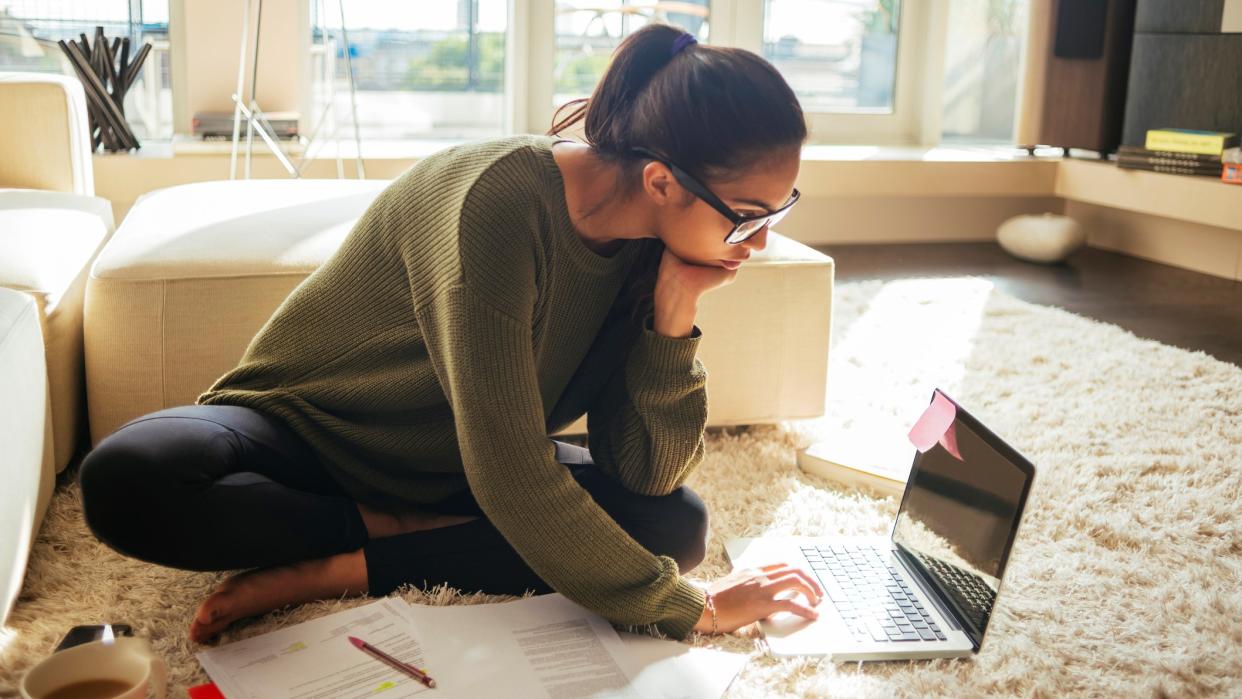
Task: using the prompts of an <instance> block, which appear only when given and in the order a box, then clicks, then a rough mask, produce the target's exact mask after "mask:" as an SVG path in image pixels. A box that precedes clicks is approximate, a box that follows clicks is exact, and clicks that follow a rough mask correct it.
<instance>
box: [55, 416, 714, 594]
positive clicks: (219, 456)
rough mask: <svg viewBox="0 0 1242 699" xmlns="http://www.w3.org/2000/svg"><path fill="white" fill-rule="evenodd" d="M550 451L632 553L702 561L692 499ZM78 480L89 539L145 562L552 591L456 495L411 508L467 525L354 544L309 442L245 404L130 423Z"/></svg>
mask: <svg viewBox="0 0 1242 699" xmlns="http://www.w3.org/2000/svg"><path fill="white" fill-rule="evenodd" d="M552 441H553V442H555V443H556V457H557V460H558V461H560V462H561V463H563V464H565V465H566V467H567V468H569V469H570V472H571V473H572V474H573V476H574V478H575V479H576V480H577V481H578V483H580V484H581V485H582V487H583V488H584V489H586V491H587V492H588V493H590V494H591V497H592V498H594V499H595V501H596V502H597V503H599V504H600V506H602V507H603V508H604V510H605V511H607V512H608V514H609V515H611V516H612V517H613V519H615V520H616V522H617V524H619V525H620V526H621V528H622V529H624V530H625V531H626V532H628V533H629V534H630V536H632V537H634V539H635V540H636V541H638V543H639V544H641V545H643V546H644V547H646V548H647V549H648V550H649V551H651V552H652V553H655V554H660V555H666V556H671V557H672V558H673V559H674V560H676V561H677V565H678V566H679V568H680V569H681V571H682V572H686V571H688V570H690V569H692V568H694V567H695V566H696V565H698V564H699V563H700V562H701V561H702V560H703V555H704V551H705V538H706V533H707V510H706V508H705V507H704V505H703V501H702V500H700V499H699V497H698V495H696V494H695V493H694V492H693V491H691V490H690V489H689V488H687V487H685V486H682V487H680V488H678V489H677V490H676V491H674V492H673V493H671V494H669V495H663V496H657V497H652V496H645V495H639V494H637V493H634V492H631V491H629V490H627V489H625V487H623V486H622V485H621V484H620V483H618V482H616V481H614V480H613V479H611V478H610V477H608V476H607V475H605V474H604V473H603V472H602V471H600V470H599V469H597V468H595V467H594V462H593V461H592V460H591V454H590V451H588V450H587V449H586V448H585V447H579V446H575V445H572V444H567V443H565V442H560V441H557V440H552ZM79 482H80V484H81V489H82V506H83V511H84V513H85V515H86V522H87V524H88V526H89V527H90V529H91V531H93V532H94V533H95V535H96V536H98V537H99V539H100V540H101V541H103V542H104V543H106V544H107V545H109V546H111V547H112V548H114V549H116V550H117V551H119V552H120V553H123V554H125V555H127V556H132V557H134V558H138V559H141V560H144V561H149V562H151V563H158V564H160V565H165V566H171V567H174V568H184V569H189V570H235V569H240V568H255V567H264V566H272V565H280V564H286V563H293V562H296V561H304V560H310V559H315V558H324V557H327V556H331V555H334V554H338V553H344V552H349V551H356V550H358V549H359V548H361V549H363V553H364V556H365V558H366V565H367V580H368V592H369V594H371V595H375V596H382V595H386V594H388V593H390V592H392V591H393V590H395V589H396V588H397V587H398V586H400V585H402V584H404V583H412V584H414V585H416V586H420V587H423V586H426V587H430V586H435V585H439V584H441V583H448V584H449V585H450V586H451V587H456V588H460V589H462V590H464V591H473V590H482V591H484V592H490V593H494V594H521V593H523V592H524V591H526V590H528V589H529V590H534V591H535V592H537V593H547V592H551V591H552V588H551V587H549V586H548V585H547V584H546V583H545V582H544V581H543V580H541V579H540V578H539V577H538V576H537V575H535V573H534V571H532V570H531V569H530V567H528V566H527V565H526V563H525V562H524V561H523V560H522V558H521V556H519V555H518V553H517V552H516V551H514V550H513V547H512V546H510V545H509V543H508V541H506V540H505V538H504V537H503V536H502V535H501V534H500V532H499V531H497V529H496V528H495V527H494V526H493V525H492V523H491V522H490V521H489V520H488V519H487V517H486V516H485V515H483V512H482V510H481V509H479V506H478V503H477V502H476V501H475V499H474V497H473V496H472V495H471V494H470V491H469V490H468V489H467V490H466V491H464V492H463V493H462V494H461V495H460V496H457V497H454V498H451V499H450V500H447V501H444V502H441V503H438V504H436V505H426V506H423V507H424V509H432V510H435V511H437V512H440V513H443V514H461V515H478V516H479V518H478V519H476V520H473V521H470V522H467V523H465V524H457V525H453V526H448V527H441V528H438V529H429V530H424V531H418V532H412V533H409V534H400V535H397V536H391V537H383V538H376V539H371V538H368V536H367V531H366V525H365V524H364V522H363V520H362V516H361V514H359V512H358V508H357V505H356V504H355V503H354V501H353V500H351V499H350V498H349V497H348V496H347V495H346V494H345V493H344V491H343V490H342V489H341V487H340V486H339V485H338V484H337V483H336V481H334V480H333V479H332V477H331V476H330V475H329V473H328V472H327V471H326V470H325V469H324V468H323V466H321V465H320V463H319V461H318V458H317V457H316V455H315V453H314V452H313V451H312V450H311V448H310V447H309V445H307V444H306V442H304V441H303V440H302V439H301V438H300V437H298V436H297V435H296V434H295V433H294V432H292V431H291V430H290V429H289V428H288V427H286V426H284V425H283V423H281V422H280V421H278V420H276V419H273V418H271V417H268V416H266V415H264V414H263V413H261V412H259V411H256V410H253V409H250V408H243V407H239V406H230V405H186V406H180V407H176V408H167V409H165V410H160V411H157V412H154V413H151V414H149V415H145V416H143V417H140V418H137V419H135V420H132V421H130V422H128V423H126V424H125V425H123V426H122V427H121V428H120V429H118V430H117V431H116V432H114V433H112V434H111V435H109V436H108V437H106V438H105V439H104V440H103V441H101V442H100V443H99V445H98V446H96V447H95V449H94V450H93V451H91V452H90V453H89V454H87V455H86V457H85V459H84V460H83V462H82V468H81V473H80V474H79Z"/></svg>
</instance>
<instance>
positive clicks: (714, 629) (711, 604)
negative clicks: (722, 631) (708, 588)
mask: <svg viewBox="0 0 1242 699" xmlns="http://www.w3.org/2000/svg"><path fill="white" fill-rule="evenodd" d="M704 594H706V595H707V609H708V610H709V611H711V613H712V633H713V634H716V633H719V627H718V626H716V600H714V599H712V593H710V592H705V593H704Z"/></svg>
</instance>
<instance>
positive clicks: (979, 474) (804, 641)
mask: <svg viewBox="0 0 1242 699" xmlns="http://www.w3.org/2000/svg"><path fill="white" fill-rule="evenodd" d="M933 413H936V414H933ZM937 415H938V416H939V417H937ZM937 420H939V422H937ZM929 424H931V425H933V428H934V430H935V432H936V433H937V434H935V435H934V436H933V437H932V442H931V443H929V444H928V445H920V450H919V451H917V452H916V453H915V456H914V464H913V466H912V467H911V469H910V476H909V478H908V480H907V482H906V489H905V493H904V494H903V495H902V498H901V505H900V507H899V509H898V511H897V518H896V520H895V521H894V523H893V529H892V532H891V534H890V535H889V536H887V537H835V536H834V537H759V538H752V539H733V540H731V541H729V542H728V543H727V544H726V546H725V551H726V553H727V554H728V556H729V560H730V562H731V563H732V565H733V567H734V568H735V569H736V568H742V567H758V566H761V565H766V564H769V563H778V562H784V563H788V564H790V565H792V566H795V567H798V568H803V569H805V570H807V571H810V572H811V573H812V574H813V575H814V576H816V577H817V578H818V580H819V582H820V585H821V587H822V588H823V589H824V592H825V595H824V597H823V599H822V600H821V601H820V604H819V606H818V607H817V608H816V609H817V610H818V611H819V618H818V619H816V620H813V621H812V620H808V619H804V618H802V617H799V616H796V615H794V614H792V613H789V612H777V613H776V614H774V615H772V616H770V617H768V618H767V619H765V620H763V621H762V622H760V623H761V626H762V629H763V633H764V636H765V637H766V638H767V641H768V646H769V648H770V649H771V652H772V654H773V655H781V656H788V655H816V656H828V657H830V659H831V660H833V661H854V660H909V659H918V658H951V657H959V656H966V655H970V654H973V653H977V652H979V649H980V647H981V646H982V644H983V636H984V634H985V633H986V632H987V628H988V621H989V620H990V619H991V617H992V612H993V610H994V609H995V605H996V601H997V594H998V593H999V592H1000V583H1001V579H1002V578H1003V577H1004V574H1005V565H1006V563H1007V562H1008V560H1009V554H1010V550H1011V548H1012V546H1013V541H1014V537H1015V536H1016V534H1017V531H1018V522H1019V521H1020V520H1021V519H1022V511H1023V509H1024V507H1025V506H1026V496H1027V493H1028V492H1030V489H1031V482H1032V480H1033V479H1034V476H1035V467H1034V466H1033V465H1032V464H1031V462H1029V461H1027V460H1026V459H1025V458H1023V456H1022V455H1021V454H1019V453H1018V452H1017V451H1015V450H1014V449H1013V448H1012V447H1010V446H1009V445H1008V444H1006V443H1005V442H1004V441H1003V440H1001V438H1000V437H998V436H996V435H995V434H994V433H992V431H991V430H989V429H988V428H987V427H984V426H983V424H982V423H980V422H979V421H978V420H976V419H975V418H974V417H973V416H971V415H970V413H968V412H966V410H965V409H963V408H962V407H961V406H960V405H958V404H957V402H956V401H954V400H953V399H951V398H949V397H948V396H947V395H945V394H944V392H943V391H940V390H938V389H937V390H936V391H933V392H932V402H931V404H930V405H929V406H928V409H927V411H926V412H925V413H924V416H923V418H921V419H920V421H919V425H916V427H915V430H914V431H912V432H911V438H912V439H914V435H915V432H916V431H918V430H920V429H922V431H923V433H924V434H926V433H927V426H928V425H929ZM937 425H938V426H937ZM924 448H925V449H926V451H923V449H924Z"/></svg>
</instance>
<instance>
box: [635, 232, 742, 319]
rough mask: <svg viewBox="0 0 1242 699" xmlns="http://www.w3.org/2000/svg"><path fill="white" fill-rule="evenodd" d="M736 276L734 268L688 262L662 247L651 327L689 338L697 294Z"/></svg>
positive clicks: (703, 292) (697, 305) (697, 304)
mask: <svg viewBox="0 0 1242 699" xmlns="http://www.w3.org/2000/svg"><path fill="white" fill-rule="evenodd" d="M735 276H737V270H736V269H725V268H724V267H711V266H705V265H696V264H691V263H689V262H686V261H685V260H683V259H681V258H680V257H678V256H676V255H674V254H673V253H672V252H670V251H669V249H668V248H664V254H663V255H662V256H661V257H660V270H659V274H658V276H657V277H656V285H655V299H654V301H655V311H654V315H655V317H654V319H653V321H652V325H653V329H654V330H655V331H656V332H657V333H659V334H661V335H665V336H668V337H688V336H689V335H690V333H691V331H692V330H693V329H694V317H695V315H697V313H698V310H699V297H700V296H702V295H703V294H705V293H707V292H708V291H711V290H712V289H715V288H717V287H720V286H724V285H726V284H729V283H731V282H732V281H733V278H734V277H735Z"/></svg>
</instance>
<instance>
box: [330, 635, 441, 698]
mask: <svg viewBox="0 0 1242 699" xmlns="http://www.w3.org/2000/svg"><path fill="white" fill-rule="evenodd" d="M349 642H350V643H352V644H354V647H355V648H357V649H358V650H360V651H362V652H363V653H366V654H367V655H369V656H371V657H373V658H375V659H376V660H378V661H380V662H382V663H384V664H385V665H388V666H390V667H392V669H394V670H397V671H399V672H404V673H405V674H407V675H409V676H410V677H413V678H414V679H416V680H418V681H419V682H422V683H423V684H425V685H427V686H428V687H435V686H436V681H435V680H433V679H431V675H428V674H427V673H425V672H423V671H422V670H420V669H418V668H416V667H414V666H413V665H410V664H409V663H403V662H401V661H400V660H397V659H396V658H394V657H392V656H391V655H389V654H387V653H385V652H384V651H382V650H380V649H379V648H376V647H375V646H373V645H371V644H370V643H367V642H366V641H364V640H362V639H361V638H358V637H356V636H350V637H349Z"/></svg>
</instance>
